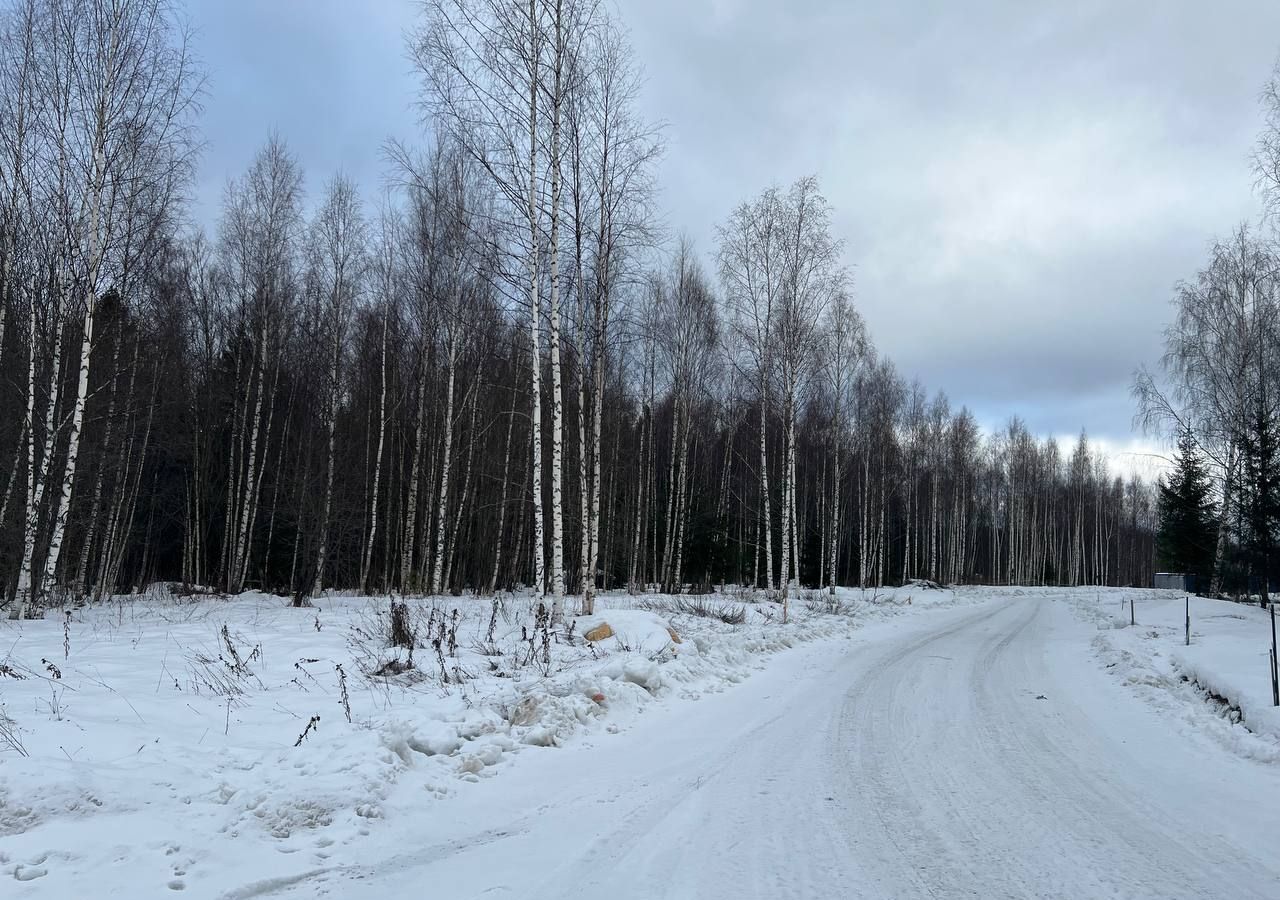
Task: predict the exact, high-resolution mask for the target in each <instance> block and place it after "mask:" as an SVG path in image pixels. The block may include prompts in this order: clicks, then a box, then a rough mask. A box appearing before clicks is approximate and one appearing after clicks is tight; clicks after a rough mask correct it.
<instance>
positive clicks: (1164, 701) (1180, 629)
mask: <svg viewBox="0 0 1280 900" xmlns="http://www.w3.org/2000/svg"><path fill="white" fill-rule="evenodd" d="M1130 599H1132V600H1133V604H1134V608H1133V616H1134V619H1135V620H1136V624H1135V625H1130V624H1129V623H1130V613H1129V601H1130ZM1071 602H1072V603H1073V605H1074V609H1075V611H1076V613H1077V615H1078V616H1080V617H1081V618H1084V619H1086V620H1089V621H1092V622H1094V623H1096V625H1097V628H1098V633H1097V636H1096V637H1095V638H1094V640H1093V647H1094V652H1095V654H1096V655H1097V657H1098V658H1099V660H1100V661H1101V662H1102V664H1103V665H1104V666H1105V667H1106V668H1107V669H1108V670H1110V671H1111V672H1112V673H1113V674H1115V675H1116V676H1117V677H1119V678H1121V679H1122V680H1123V681H1124V682H1125V683H1126V684H1128V685H1130V686H1131V687H1132V688H1133V689H1135V690H1136V691H1138V692H1139V693H1140V694H1142V695H1143V696H1144V698H1146V699H1147V700H1148V701H1150V702H1151V703H1153V704H1154V705H1155V706H1157V707H1158V708H1160V709H1161V710H1162V711H1163V712H1165V713H1166V714H1168V715H1169V716H1170V717H1171V718H1172V719H1173V720H1175V722H1177V723H1178V724H1179V725H1180V726H1181V727H1182V728H1183V729H1184V730H1185V731H1188V732H1195V733H1206V734H1209V735H1210V736H1211V737H1212V738H1213V739H1214V740H1216V741H1217V742H1219V743H1221V744H1222V745H1224V746H1226V747H1228V748H1230V749H1231V750H1233V751H1235V752H1236V753H1238V754H1240V755H1241V756H1244V757H1248V758H1251V759H1256V760H1260V761H1263V762H1270V763H1280V709H1277V708H1276V707H1274V706H1272V698H1271V680H1270V678H1271V675H1270V662H1269V656H1268V653H1269V651H1270V647H1271V630H1270V629H1271V625H1270V618H1269V614H1268V613H1267V611H1266V610H1263V609H1261V608H1259V607H1258V606H1257V605H1249V604H1239V603H1233V602H1230V601H1227V600H1213V599H1209V598H1205V597H1192V598H1191V645H1190V646H1186V643H1185V641H1186V631H1185V614H1186V606H1185V604H1186V594H1184V593H1182V592H1178V591H1159V590H1132V589H1131V590H1119V589H1112V590H1107V589H1103V590H1102V591H1095V592H1094V593H1093V596H1090V595H1089V593H1088V592H1078V593H1076V594H1073V595H1071Z"/></svg>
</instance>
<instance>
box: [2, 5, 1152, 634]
mask: <svg viewBox="0 0 1280 900" xmlns="http://www.w3.org/2000/svg"><path fill="white" fill-rule="evenodd" d="M178 13H179V11H178V10H177V9H176V8H175V7H173V6H172V5H171V4H170V3H168V2H166V0H8V3H7V5H6V6H5V8H4V17H3V34H2V35H0V54H2V56H0V117H2V118H3V122H2V123H0V152H2V156H0V203H2V204H3V205H2V207H0V371H3V374H4V377H3V380H2V382H0V383H2V384H3V390H0V408H2V414H0V481H3V488H2V490H3V495H2V496H0V559H3V560H4V569H3V571H4V573H5V578H6V581H5V597H6V600H5V602H6V603H7V604H10V605H11V607H12V610H13V612H14V613H15V614H17V615H22V614H24V613H25V611H26V610H27V609H28V608H30V607H32V606H39V605H40V604H44V603H49V602H59V601H64V600H66V599H68V598H75V599H82V598H102V597H104V596H106V595H109V594H111V593H113V592H117V591H125V590H131V589H137V588H140V587H141V586H143V585H145V584H147V583H149V582H151V581H154V580H168V581H175V582H181V583H183V584H184V585H187V586H203V587H210V588H216V589H218V590H223V591H228V592H236V591H240V590H244V589H248V588H257V589H263V590H270V591H277V592H280V593H282V594H287V595H289V596H291V597H292V598H293V600H294V602H295V603H299V604H302V603H306V602H307V600H308V598H310V597H315V596H318V595H319V594H320V593H321V592H323V591H324V590H326V589H328V588H342V589H358V590H361V591H364V592H388V591H397V592H429V593H440V592H462V591H478V592H492V591H495V590H505V589H512V588H516V587H518V586H526V587H531V588H532V589H533V590H535V591H537V592H539V593H540V594H544V595H546V596H547V597H548V598H549V599H550V602H551V604H552V607H553V611H554V614H555V615H560V614H561V612H562V610H563V604H564V598H565V597H566V596H567V595H577V596H580V598H581V600H580V607H581V608H583V609H587V610H589V609H590V608H591V604H592V602H593V597H594V594H595V592H596V591H598V590H600V589H615V588H630V589H632V590H643V589H648V588H651V587H654V586H661V587H663V588H665V589H667V590H675V591H679V590H686V589H692V590H705V589H709V588H710V587H711V586H712V585H717V584H725V583H732V584H738V585H756V586H760V587H767V588H770V589H772V590H775V591H778V592H779V593H780V595H781V597H782V598H783V599H784V600H785V599H787V598H788V597H792V596H794V593H795V592H796V591H797V590H798V589H799V587H800V586H801V585H804V586H806V587H811V588H834V586H835V585H838V584H839V585H860V586H864V587H874V586H879V585H884V584H890V583H899V582H902V581H906V580H911V579H932V580H935V581H947V582H993V583H1017V584H1145V583H1148V581H1149V579H1150V576H1151V570H1152V560H1153V546H1154V544H1153V542H1154V530H1155V501H1154V496H1153V492H1152V490H1151V489H1150V487H1149V486H1147V485H1144V484H1143V483H1142V482H1141V481H1140V480H1137V479H1130V480H1127V481H1126V480H1124V479H1122V478H1120V477H1118V476H1115V475H1113V474H1111V473H1110V472H1109V471H1108V469H1107V464H1106V460H1105V457H1104V456H1103V455H1101V454H1099V453H1098V452H1097V451H1096V450H1095V449H1094V448H1092V447H1091V446H1090V445H1089V443H1088V440H1087V439H1086V438H1085V437H1084V436H1083V435H1081V438H1080V440H1079V442H1078V443H1076V444H1075V445H1074V446H1073V447H1072V448H1070V449H1069V450H1064V449H1063V448H1061V447H1060V446H1059V445H1058V444H1057V443H1056V442H1055V441H1053V440H1051V439H1050V440H1038V439H1036V438H1035V437H1034V436H1032V435H1031V434H1030V433H1029V432H1028V430H1027V429H1026V427H1025V426H1024V425H1023V424H1022V423H1021V422H1020V421H1019V420H1018V419H1016V418H1015V419H1014V420H1012V421H1011V422H1010V423H1009V425H1008V426H1007V428H1005V429H1002V430H1001V431H999V432H997V433H993V434H985V435H984V434H983V433H982V431H981V429H980V428H979V427H978V424H977V422H976V421H975V419H974V417H973V416H972V415H971V414H970V413H969V412H968V411H967V410H965V409H963V408H960V409H956V408H953V407H952V405H951V404H950V402H949V401H948V399H947V398H946V396H945V395H944V394H942V393H938V394H936V395H933V396H930V395H929V394H928V393H927V392H926V391H925V389H924V388H923V387H922V386H921V385H920V384H919V383H913V382H908V381H907V380H906V379H904V378H903V376H902V375H900V374H899V373H898V372H897V371H896V369H895V368H894V366H893V365H892V363H891V362H890V361H888V360H886V359H884V358H883V357H882V356H881V355H879V354H878V353H877V352H876V350H875V348H874V346H873V344H872V341H871V339H870V336H869V335H868V333H867V329H866V327H865V325H864V323H863V321H862V318H861V316H860V315H859V313H858V311H857V309H856V306H855V304H854V296H853V290H852V283H851V279H850V275H849V272H848V269H847V268H846V265H845V263H844V256H845V247H844V245H843V243H842V242H841V241H840V240H839V239H838V238H837V237H836V235H835V234H834V233H833V229H832V226H831V207H830V205H829V203H828V202H827V200H826V199H825V198H824V197H823V195H822V193H821V191H820V187H819V185H818V182H817V181H816V179H814V178H811V177H805V178H801V179H799V180H797V181H795V182H794V183H793V184H792V185H790V186H789V187H785V188H782V187H771V188H767V189H765V190H763V191H761V192H760V193H759V194H757V195H756V196H754V197H752V198H750V199H748V200H746V201H745V202H743V203H742V204H741V205H740V206H738V207H737V208H736V209H733V210H729V211H726V214H725V216H724V219H723V221H722V223H721V224H720V226H719V227H718V229H717V234H716V242H715V246H714V247H712V248H709V251H708V252H707V255H706V257H705V258H704V257H703V256H702V255H701V254H700V251H699V250H698V249H697V248H695V247H694V246H693V245H692V244H691V243H690V242H689V241H688V240H687V239H683V238H675V239H672V238H671V237H670V236H669V235H668V234H667V233H666V231H665V229H664V228H663V227H662V226H661V223H660V219H659V216H658V213H657V211H656V193H655V181H654V164H655V162H656V160H657V159H658V158H659V156H660V154H661V153H662V150H663V147H662V133H661V129H660V128H658V127H657V126H656V125H655V124H654V123H650V122H647V121H645V120H644V118H643V116H642V115H641V114H640V113H639V111H638V104H637V98H638V95H639V91H640V86H641V77H640V71H639V68H638V65H637V63H636V61H635V60H634V58H633V55H632V51H631V49H630V47H629V45H628V43H627V40H626V36H625V31H624V30H623V28H622V27H621V25H620V23H618V22H617V21H616V19H614V18H613V17H612V15H611V14H610V13H609V12H608V10H607V9H606V8H605V7H604V6H603V5H601V4H599V3H596V2H592V0H527V2H526V0H430V2H427V3H425V4H424V5H423V7H422V12H421V21H420V26H419V27H418V29H417V30H416V31H415V32H414V33H413V34H412V35H410V36H409V39H408V42H409V51H410V55H411V58H412V59H413V60H414V63H415V65H416V67H417V69H418V71H419V73H420V75H421V85H422V90H421V95H420V97H419V103H420V110H421V113H422V118H423V123H424V137H423V139H422V140H421V142H419V143H417V144H409V143H396V142H389V143H387V144H386V145H385V146H384V151H385V157H386V170H387V178H386V184H387V187H386V189H385V190H384V191H382V192H381V193H379V194H378V196H376V197H362V196H361V194H360V190H359V188H358V187H357V185H355V184H354V183H353V182H352V181H351V180H350V179H349V178H347V177H346V176H344V175H343V174H341V173H336V174H333V175H331V176H330V177H329V178H328V179H327V181H325V182H324V183H323V185H322V186H321V187H320V189H319V192H318V193H317V194H316V195H315V196H314V197H310V198H309V195H308V193H307V191H306V180H305V177H304V173H303V171H302V169H301V167H300V165H299V163H298V161H297V159H296V157H295V156H294V155H293V154H292V153H291V152H290V150H289V148H288V145H287V142H286V141H285V140H284V139H283V138H282V137H280V136H272V137H270V138H269V139H268V140H267V141H266V142H265V144H264V145H263V147H262V149H261V150H260V151H259V152H258V153H257V155H256V156H255V158H254V159H253V161H252V162H251V164H250V165H249V167H248V168H247V169H246V171H244V172H243V173H242V174H241V175H240V176H239V177H236V178H234V179H232V180H231V181H230V182H229V183H228V184H227V186H226V189H225V192H224V197H223V202H222V208H221V212H220V215H219V217H218V220H217V223H216V226H215V227H214V228H212V229H211V230H205V229H203V228H200V227H193V226H191V225H189V224H188V220H189V218H190V217H189V209H188V208H187V203H186V200H185V197H186V191H187V188H188V187H189V186H190V182H191V178H192V176H193V172H194V171H195V167H196V165H197V162H198V156H199V149H200V135H199V131H198V121H199V111H200V99H201V96H202V91H203V75H202V72H201V70H200V69H199V67H198V66H196V65H195V64H194V63H193V62H192V53H191V50H190V46H189V41H190V39H189V36H188V35H187V34H186V33H185V32H184V31H183V29H182V28H181V26H180V24H179V23H180V19H179V16H178Z"/></svg>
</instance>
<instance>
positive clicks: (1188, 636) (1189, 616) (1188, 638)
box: [1187, 594, 1191, 647]
mask: <svg viewBox="0 0 1280 900" xmlns="http://www.w3.org/2000/svg"><path fill="white" fill-rule="evenodd" d="M1187 646H1188V647H1190V646H1191V595H1190V594H1188V595H1187Z"/></svg>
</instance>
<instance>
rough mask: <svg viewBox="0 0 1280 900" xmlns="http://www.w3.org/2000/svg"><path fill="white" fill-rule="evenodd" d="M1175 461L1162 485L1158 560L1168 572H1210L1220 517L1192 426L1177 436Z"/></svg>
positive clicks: (1196, 573)
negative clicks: (1217, 513) (1218, 516)
mask: <svg viewBox="0 0 1280 900" xmlns="http://www.w3.org/2000/svg"><path fill="white" fill-rule="evenodd" d="M1173 464H1174V465H1173V471H1172V472H1170V473H1169V475H1168V477H1167V478H1163V479H1161V481H1160V484H1159V489H1160V496H1159V514H1160V530H1159V532H1158V533H1157V535H1156V558H1157V562H1158V563H1159V565H1160V567H1161V568H1163V569H1165V570H1167V571H1171V572H1182V573H1186V574H1190V575H1208V574H1209V573H1210V572H1211V570H1212V568H1213V557H1214V545H1215V542H1216V539H1217V517H1216V509H1215V506H1214V502H1213V496H1212V490H1213V489H1212V486H1211V484H1210V481H1209V473H1208V470H1207V468H1206V466H1205V463H1204V460H1203V459H1202V458H1201V457H1200V454H1199V452H1198V451H1197V449H1196V441H1195V435H1194V434H1193V433H1192V431H1191V429H1190V428H1188V429H1185V430H1184V431H1183V433H1182V436H1181V437H1180V438H1179V439H1178V449H1177V451H1176V452H1175V453H1174V457H1173Z"/></svg>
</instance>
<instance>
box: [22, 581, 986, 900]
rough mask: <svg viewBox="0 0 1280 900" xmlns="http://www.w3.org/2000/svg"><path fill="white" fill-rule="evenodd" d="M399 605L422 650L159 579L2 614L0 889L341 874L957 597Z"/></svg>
mask: <svg viewBox="0 0 1280 900" xmlns="http://www.w3.org/2000/svg"><path fill="white" fill-rule="evenodd" d="M975 600H976V598H966V599H965V600H964V601H961V602H967V603H972V602H975ZM403 602H404V610H405V615H406V625H407V627H408V628H409V630H410V631H411V632H412V633H413V636H414V640H413V643H414V644H415V647H414V648H413V650H412V652H410V651H409V650H408V649H405V648H395V647H392V646H391V643H390V634H391V627H392V612H391V610H392V601H391V600H390V599H389V598H380V599H369V598H358V597H326V598H325V599H324V600H323V601H322V602H319V603H317V608H315V609H292V608H288V607H287V605H286V603H285V601H283V600H282V599H281V598H279V597H274V596H266V595H260V594H248V595H243V596H240V597H237V598H234V599H225V598H210V597H176V596H172V595H171V594H170V593H169V592H168V591H167V590H163V589H161V590H157V591H154V592H152V593H151V594H150V595H148V596H145V597H142V598H123V599H120V600H118V601H116V602H113V603H111V604H108V605H105V606H102V607H99V608H86V609H79V610H75V611H74V612H72V613H71V614H70V615H69V616H66V614H63V613H57V612H50V613H49V614H48V615H47V616H46V617H45V619H43V620H40V621H34V622H25V623H20V624H19V623H7V622H6V623H5V627H4V629H3V630H0V642H2V643H0V666H3V668H0V704H2V705H0V711H2V714H3V716H4V718H3V719H0V722H3V723H4V725H3V728H4V729H5V733H6V734H7V735H8V737H7V738H6V737H4V736H2V735H0V873H2V874H0V878H4V880H9V879H10V878H12V879H15V880H16V881H17V882H18V883H19V885H20V886H21V891H22V893H21V894H20V895H21V896H27V895H31V896H36V895H39V896H71V895H72V894H73V893H74V892H75V891H76V890H77V889H80V888H83V887H84V886H85V885H87V884H89V883H90V882H91V883H92V884H93V885H94V895H95V896H128V897H138V896H149V895H151V894H150V892H152V891H161V892H163V891H164V889H166V888H167V889H170V890H175V891H176V890H187V891H190V892H194V893H195V894H196V895H198V896H209V897H217V896H222V895H224V893H225V892H226V891H228V890H229V889H231V888H232V887H234V886H235V885H237V884H240V883H242V882H243V883H253V882H261V883H263V884H266V883H270V882H271V881H272V879H277V878H280V877H282V873H285V875H284V877H285V878H286V879H287V878H288V877H289V875H290V874H295V875H296V873H297V872H300V871H307V870H308V869H312V868H317V867H324V866H328V865H334V864H339V863H349V862H350V861H351V860H354V859H360V858H362V857H363V856H364V855H366V854H367V853H369V852H370V849H371V848H373V847H379V848H384V849H385V848H387V847H388V846H390V845H394V844H395V843H396V842H398V841H400V840H404V839H405V838H406V836H407V835H408V834H409V833H410V832H411V830H412V828H413V827H414V823H415V822H417V821H419V820H420V819H421V818H422V817H424V816H426V817H430V818H437V817H440V816H445V817H448V816H450V815H453V814H454V811H455V810H456V809H457V808H458V807H459V806H460V805H465V804H466V803H467V798H468V791H469V789H470V785H469V783H474V782H478V781H480V780H482V779H485V778H488V777H490V776H493V775H497V774H499V773H501V772H502V771H503V769H504V768H506V767H507V765H508V764H509V762H510V760H511V759H513V758H514V756H515V755H516V754H517V753H519V752H521V751H523V750H526V749H528V748H531V747H542V746H554V745H563V744H566V743H572V742H573V741H574V740H575V739H576V738H579V737H582V738H590V737H591V736H598V735H602V734H609V733H614V732H619V731H622V730H625V729H627V728H628V727H630V726H631V725H632V723H633V722H634V721H635V720H636V717H637V716H638V714H640V713H641V712H642V711H643V710H644V709H645V708H646V707H647V706H650V705H652V704H654V703H655V702H657V703H663V704H679V703H683V702H688V701H694V700H698V699H699V698H700V697H702V696H703V695H706V694H715V693H718V692H721V691H724V690H725V689H726V688H727V687H729V686H731V685H733V684H734V683H736V682H740V681H742V680H743V679H745V678H747V677H748V676H749V675H751V674H752V673H753V672H755V671H756V670H758V669H760V668H762V667H764V666H766V665H767V664H768V659H769V657H770V656H772V655H773V654H775V653H777V652H778V651H780V650H784V649H786V648H789V647H791V646H793V645H796V644H799V643H803V642H806V641H813V640H818V639H831V638H843V637H846V636H847V635H849V634H851V633H852V632H853V631H854V630H855V629H857V628H859V627H861V626H863V625H865V624H866V623H867V622H871V621H878V620H884V619H891V618H895V617H898V616H901V615H903V614H904V613H911V612H920V611H925V610H929V609H934V608H937V607H941V606H950V605H954V604H955V603H957V602H958V601H957V600H956V599H955V597H954V595H953V593H952V592H950V591H939V590H931V589H919V590H913V589H906V590H899V591H890V592H880V593H872V592H867V593H865V594H864V593H862V592H857V591H842V592H841V594H840V595H839V597H838V598H837V599H836V602H835V603H834V604H833V603H832V602H831V601H829V600H828V599H827V598H826V597H825V595H819V594H812V593H808V592H806V594H805V595H804V597H802V598H800V599H799V600H795V599H793V600H792V602H791V604H790V609H789V613H790V615H789V620H790V621H789V622H788V623H787V624H785V625H784V624H782V621H781V619H782V609H781V607H780V605H778V604H777V603H771V602H761V601H760V600H759V598H757V597H755V596H753V595H750V594H745V593H740V594H733V593H730V594H726V595H716V596H713V597H681V598H673V597H668V596H661V595H645V596H641V597H634V598H633V597H629V596H626V595H609V596H605V597H601V598H599V601H598V604H597V615H596V616H594V617H591V618H576V619H575V618H573V617H569V618H568V620H567V622H566V623H565V625H563V626H560V627H551V626H550V625H549V623H547V622H545V620H542V619H540V618H539V616H538V612H537V609H536V604H535V602H534V601H533V600H532V599H530V598H529V597H524V596H511V595H507V596H503V597H499V598H497V599H496V600H490V599H485V598H475V597H465V598H464V597H458V598H452V597H439V598H427V599H412V598H411V599H408V600H406V601H403ZM739 616H740V617H742V619H743V621H742V622H741V624H731V623H732V622H733V620H735V619H736V618H737V617H739ZM724 618H727V619H729V620H730V621H729V622H726V621H722V619H724ZM605 624H607V625H608V626H609V629H610V630H611V631H612V632H613V634H612V635H611V636H609V637H607V638H603V639H599V640H594V641H590V642H588V641H586V640H584V636H585V635H591V634H592V632H593V629H595V628H597V627H599V626H601V625H605ZM593 636H597V637H598V634H597V635H593ZM405 829H409V831H406V830H405ZM6 895H8V894H7V890H6Z"/></svg>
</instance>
